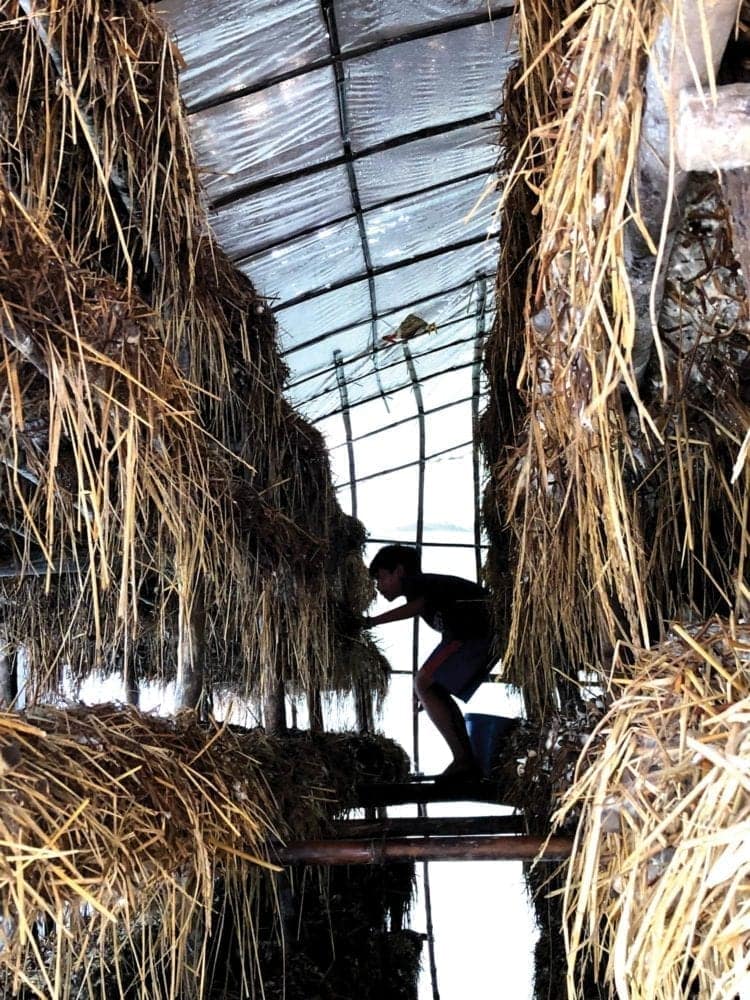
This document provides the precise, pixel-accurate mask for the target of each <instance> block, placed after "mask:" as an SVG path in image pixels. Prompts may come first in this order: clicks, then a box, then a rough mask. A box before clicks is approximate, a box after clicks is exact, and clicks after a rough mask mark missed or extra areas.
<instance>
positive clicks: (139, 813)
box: [0, 706, 408, 997]
mask: <svg viewBox="0 0 750 1000" xmlns="http://www.w3.org/2000/svg"><path fill="white" fill-rule="evenodd" d="M407 770H408V760H407V758H406V755H405V754H404V753H403V751H402V750H400V748H398V747H397V746H396V745H395V744H392V743H391V742H390V741H387V740H382V739H377V738H375V737H369V738H359V737H355V736H354V735H352V734H340V735H326V734H316V735H313V734H310V733H290V734H288V735H287V736H286V737H284V738H283V739H279V738H276V739H272V738H270V737H268V736H266V735H265V734H264V733H263V732H262V731H247V730H240V729H237V728H234V727H217V726H214V727H212V728H208V729H207V728H205V727H200V726H198V725H197V724H196V721H195V717H194V716H193V714H192V713H186V714H184V715H181V716H179V717H178V718H177V719H176V720H164V719H158V718H155V717H152V716H146V715H142V714H140V713H138V712H136V711H135V710H132V709H123V708H120V707H116V706H99V707H97V708H83V707H80V708H68V709H57V708H52V707H50V706H39V707H37V708H34V709H31V710H29V711H28V712H26V713H24V714H23V715H18V714H11V713H0V780H2V784H3V793H4V794H3V805H2V808H1V809H0V886H2V892H1V893H0V896H1V897H2V900H3V902H2V924H1V925H0V927H1V929H2V948H0V976H3V977H4V983H5V985H6V988H7V989H8V991H9V992H10V991H11V990H16V989H18V988H20V987H22V986H25V987H27V988H28V989H30V990H31V991H32V993H35V994H36V995H39V996H46V995H50V994H53V993H54V995H59V996H67V995H69V992H70V991H71V990H78V989H86V988H87V984H88V986H95V985H96V983H97V982H98V979H99V978H100V977H101V976H102V975H103V974H104V971H103V968H100V965H99V959H98V958H97V959H96V961H92V957H93V956H95V955H98V954H100V953H101V955H102V956H103V961H105V962H106V965H107V970H106V975H107V976H108V977H109V978H110V979H112V980H113V981H114V980H115V978H116V976H117V975H118V974H121V975H122V977H127V976H131V977H132V976H135V981H134V982H128V986H129V988H130V989H134V991H135V992H134V993H133V995H134V996H149V997H159V996H169V997H176V996H178V995H182V996H185V997H188V996H191V995H197V992H198V991H199V990H200V988H201V987H200V983H201V982H202V980H203V978H204V976H205V975H207V970H206V967H205V963H206V958H207V949H208V947H209V945H210V944H211V942H210V938H211V933H212V922H213V921H214V920H216V919H218V918H217V916H216V915H215V914H214V907H215V900H214V892H215V887H216V884H217V880H218V879H220V880H221V885H222V892H223V895H224V898H225V901H226V905H231V906H238V907H240V910H239V913H241V914H244V916H243V917H242V918H241V920H240V916H239V913H238V915H237V916H236V918H235V919H236V920H238V921H240V922H239V923H238V927H240V928H241V934H240V937H239V939H238V941H237V947H239V949H240V952H241V954H242V955H244V956H245V959H243V961H244V960H246V959H248V960H249V956H252V955H253V954H254V948H255V945H254V942H253V934H254V928H253V926H251V925H248V922H247V914H248V913H249V912H251V911H252V906H251V904H252V899H253V896H254V894H256V893H257V892H259V891H260V889H261V886H262V883H263V879H264V877H265V874H264V873H266V872H267V871H269V870H270V868H271V867H272V866H271V862H270V861H269V851H270V841H271V839H272V838H278V837H283V838H284V839H286V838H288V837H294V838H304V837H319V836H321V835H324V834H325V832H326V831H327V830H329V829H330V821H331V820H332V819H333V818H334V817H336V816H341V815H342V814H344V813H345V812H346V810H347V809H349V808H351V807H353V806H354V805H355V803H356V786H357V784H358V783H360V782H361V781H363V780H394V779H398V778H401V777H403V775H404V774H405V773H406V772H407ZM264 891H265V890H264ZM222 919H223V918H222ZM40 926H43V927H45V928H46V930H45V931H44V933H43V934H42V937H41V939H40V937H39V934H38V933H37V931H35V929H34V928H38V927H40ZM162 963H171V967H172V972H173V974H174V975H175V980H174V981H173V982H172V983H171V985H169V984H168V983H167V984H165V982H162V981H160V977H159V975H158V974H157V973H156V971H155V970H157V969H158V967H159V966H160V964H162ZM118 970H120V971H119V973H118ZM167 978H168V977H167ZM56 990H59V992H55V991H56Z"/></svg>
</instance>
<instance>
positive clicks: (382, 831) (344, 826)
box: [334, 816, 526, 839]
mask: <svg viewBox="0 0 750 1000" xmlns="http://www.w3.org/2000/svg"><path fill="white" fill-rule="evenodd" d="M525 829H526V826H525V822H524V818H523V816H444V817H439V816H399V817H394V818H392V819H391V818H389V819H381V820H368V819H346V820H340V821H339V822H338V823H336V824H335V826H334V834H335V835H336V836H337V837H343V838H344V839H347V838H348V839H354V838H356V837H364V838H367V837H425V836H430V835H434V834H437V835H440V836H449V835H450V836H456V835H461V834H467V835H477V836H478V835H480V834H488V833H494V834H500V833H505V834H513V833H523V832H524V831H525Z"/></svg>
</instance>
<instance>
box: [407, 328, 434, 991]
mask: <svg viewBox="0 0 750 1000" xmlns="http://www.w3.org/2000/svg"><path fill="white" fill-rule="evenodd" d="M402 346H403V351H404V360H405V361H406V368H407V370H408V372H409V379H410V380H411V388H412V392H413V393H414V401H415V403H416V406H417V420H418V426H419V474H418V480H417V524H416V539H415V540H416V543H417V551H418V552H419V554H420V556H421V554H422V545H423V542H424V483H425V458H426V454H427V433H426V429H425V419H424V400H423V399H422V389H421V386H420V384H419V378H418V376H417V369H416V366H415V364H414V358H413V357H412V354H411V349H410V348H409V344H408V342H407V341H403V342H402ZM418 669H419V618H415V619H414V637H413V645H412V676H413V677H415V678H416V674H417V670H418ZM412 706H413V730H412V739H413V743H414V769H415V770H417V771H418V770H419V713H418V711H417V697H416V694H412ZM418 814H419V815H420V816H426V815H427V810H426V808H425V806H424V805H423V804H422V805H420V806H418ZM422 881H423V885H424V907H425V921H426V928H425V930H426V931H427V954H428V958H429V962H430V981H431V983H432V1000H440V993H439V991H438V983H437V963H436V961H435V933H434V927H433V923H432V893H431V891H430V867H429V864H428V862H426V861H424V862H422Z"/></svg>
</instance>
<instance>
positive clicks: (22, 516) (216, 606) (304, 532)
mask: <svg viewBox="0 0 750 1000" xmlns="http://www.w3.org/2000/svg"><path fill="white" fill-rule="evenodd" d="M179 66H180V57H179V53H178V52H177V50H176V48H175V47H174V46H173V45H172V43H171V41H170V40H169V37H168V35H167V33H166V30H165V28H164V26H163V25H162V24H161V22H160V21H159V19H158V17H156V16H155V14H154V13H153V12H152V10H151V9H150V8H149V7H148V6H147V5H144V4H142V3H140V0H123V2H118V3H117V4H115V3H112V2H110V0H63V2H61V3H56V4H54V5H52V6H51V7H50V8H49V9H44V10H43V9H41V8H40V9H38V10H37V9H36V8H34V9H33V10H32V11H31V13H27V10H26V8H25V7H22V6H21V5H19V4H18V3H17V2H15V0H6V2H4V3H0V162H1V163H2V164H3V167H2V173H1V174H0V212H2V222H3V225H2V243H0V333H1V334H2V336H0V343H2V349H3V353H2V354H0V387H1V388H2V395H0V399H2V403H1V404H0V421H2V430H3V431H5V432H6V433H5V435H4V440H3V453H2V456H1V457H2V461H3V467H4V468H3V473H2V474H3V477H4V478H3V481H2V482H1V483H0V554H1V555H2V556H3V557H7V562H8V563H11V564H14V565H17V566H20V572H21V573H24V574H29V573H31V571H32V570H35V575H33V576H25V577H24V578H23V579H20V580H18V581H11V582H8V581H7V580H6V581H4V583H3V595H4V602H3V618H4V624H3V627H4V629H5V631H6V633H7V635H8V638H9V640H11V642H12V644H14V645H15V646H16V647H17V648H23V649H24V651H25V653H24V655H25V656H26V657H27V659H28V660H29V662H30V668H31V670H32V674H33V676H34V685H35V687H36V688H37V689H38V690H39V691H43V690H44V689H45V688H46V689H49V688H54V686H55V685H56V683H57V682H58V680H59V678H60V676H61V673H62V672H63V670H68V671H70V672H72V673H73V674H74V675H75V676H77V677H82V676H84V675H86V674H87V673H89V672H91V671H97V672H101V673H107V672H109V671H111V670H112V669H117V670H122V671H123V672H124V673H125V674H126V675H127V676H128V677H129V679H130V681H132V682H134V683H137V681H138V680H139V679H141V680H145V679H155V680H160V681H165V680H170V679H171V678H173V677H174V676H175V674H176V672H177V671H178V668H184V667H186V666H190V668H191V669H195V670H197V671H198V672H199V673H200V668H201V667H202V672H203V678H204V689H208V688H209V687H210V685H211V683H223V684H230V685H231V686H233V687H234V689H235V690H239V691H242V692H249V693H253V694H256V695H258V694H260V695H262V694H263V692H264V691H266V690H268V689H269V688H272V687H273V686H274V685H275V684H276V682H277V679H278V678H279V677H281V678H282V679H285V680H288V681H289V682H290V683H291V685H292V686H293V687H295V688H297V689H307V688H309V687H311V686H312V687H330V686H331V685H332V684H333V685H334V686H336V687H339V686H341V685H342V684H344V683H345V681H344V678H345V677H346V669H347V668H346V664H345V663H340V664H339V665H338V666H336V665H335V663H334V658H335V650H336V639H335V637H336V635H337V634H338V632H339V631H340V628H339V626H335V625H334V624H333V623H332V619H333V617H334V615H335V611H336V607H337V605H338V603H340V602H341V601H344V600H345V599H346V598H345V597H344V596H342V593H341V591H342V587H344V586H345V585H346V584H348V583H351V584H353V585H355V584H356V588H357V596H356V598H353V599H354V600H355V603H357V604H361V603H362V601H363V599H364V598H363V587H362V583H361V580H360V581H355V578H354V577H355V575H356V574H354V571H353V570H352V563H353V562H355V561H356V549H357V548H358V547H359V542H357V543H356V544H354V545H353V546H351V547H350V548H351V558H348V559H347V560H345V562H346V564H347V566H348V569H347V570H346V572H344V569H343V568H342V567H341V565H340V560H339V559H338V558H337V556H338V555H339V554H341V552H342V546H347V545H348V543H346V542H345V539H346V538H347V537H348V536H349V529H348V527H347V526H346V524H345V523H344V520H343V515H342V512H341V510H340V508H339V507H338V504H337V502H336V499H335V494H334V490H333V484H332V480H331V473H330V466H329V463H328V458H327V455H326V450H325V445H324V442H323V439H322V437H321V435H320V433H319V432H318V431H317V430H316V429H315V428H313V427H312V426H311V425H310V424H308V423H307V422H306V421H304V420H303V419H302V418H301V417H300V416H299V415H298V414H296V413H295V411H294V410H293V409H292V408H291V407H290V406H289V405H288V404H287V403H286V401H285V400H284V398H283V396H282V390H283V385H284V380H285V378H286V376H287V369H286V366H285V365H284V362H283V361H282V359H281V357H280V354H279V349H278V344H277V336H276V325H275V321H274V319H273V315H272V312H271V309H270V308H269V306H268V303H267V302H266V301H265V300H264V299H263V298H262V297H261V296H259V295H258V294H257V292H256V290H255V289H254V287H253V285H252V283H251V282H250V281H249V280H248V279H247V278H246V277H245V276H244V275H242V274H241V273H240V272H238V271H237V270H236V268H235V267H234V266H233V265H232V264H231V262H230V261H229V260H228V259H227V257H226V255H225V254H223V253H222V252H221V250H220V249H219V248H218V247H217V245H216V243H215V241H214V239H213V237H212V235H211V233H210V230H209V226H208V221H207V215H206V208H205V203H204V200H203V197H202V194H201V191H200V184H199V180H198V172H197V169H196V165H195V162H194V158H193V153H192V147H191V143H190V137H189V133H188V126H187V118H186V115H185V113H184V109H183V107H182V104H181V102H180V98H179V91H178V71H179ZM339 533H342V540H341V541H339V540H338V535H339ZM40 567H41V568H42V573H41V575H39V568H40ZM361 572H362V569H361V568H360V576H361ZM344 576H346V577H347V579H346V580H344ZM204 619H205V624H202V622H203V620H204ZM6 626H7V627H6ZM199 633H200V634H199ZM348 634H349V637H350V638H352V637H353V636H354V630H353V629H349V633H348ZM334 674H335V680H334V679H333V678H334ZM356 677H360V680H361V678H362V672H361V671H359V672H358V670H357V669H356V668H355V666H354V665H353V666H352V671H351V674H350V675H349V682H350V686H351V684H354V683H355V679H356Z"/></svg>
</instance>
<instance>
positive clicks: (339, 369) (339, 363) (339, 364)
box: [333, 351, 357, 517]
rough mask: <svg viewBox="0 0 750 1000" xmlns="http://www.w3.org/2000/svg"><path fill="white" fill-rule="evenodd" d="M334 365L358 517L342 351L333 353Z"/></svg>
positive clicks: (354, 509) (349, 415)
mask: <svg viewBox="0 0 750 1000" xmlns="http://www.w3.org/2000/svg"><path fill="white" fill-rule="evenodd" d="M333 364H334V366H335V368H336V384H337V385H338V387H339V399H340V400H341V418H342V420H343V421H344V431H345V432H346V453H347V456H348V458H349V493H350V494H351V499H352V517H356V516H357V473H356V469H355V466H354V438H353V437H352V418H351V413H350V412H349V392H348V390H347V388H346V378H345V377H344V358H343V356H342V354H341V351H334V352H333Z"/></svg>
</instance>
